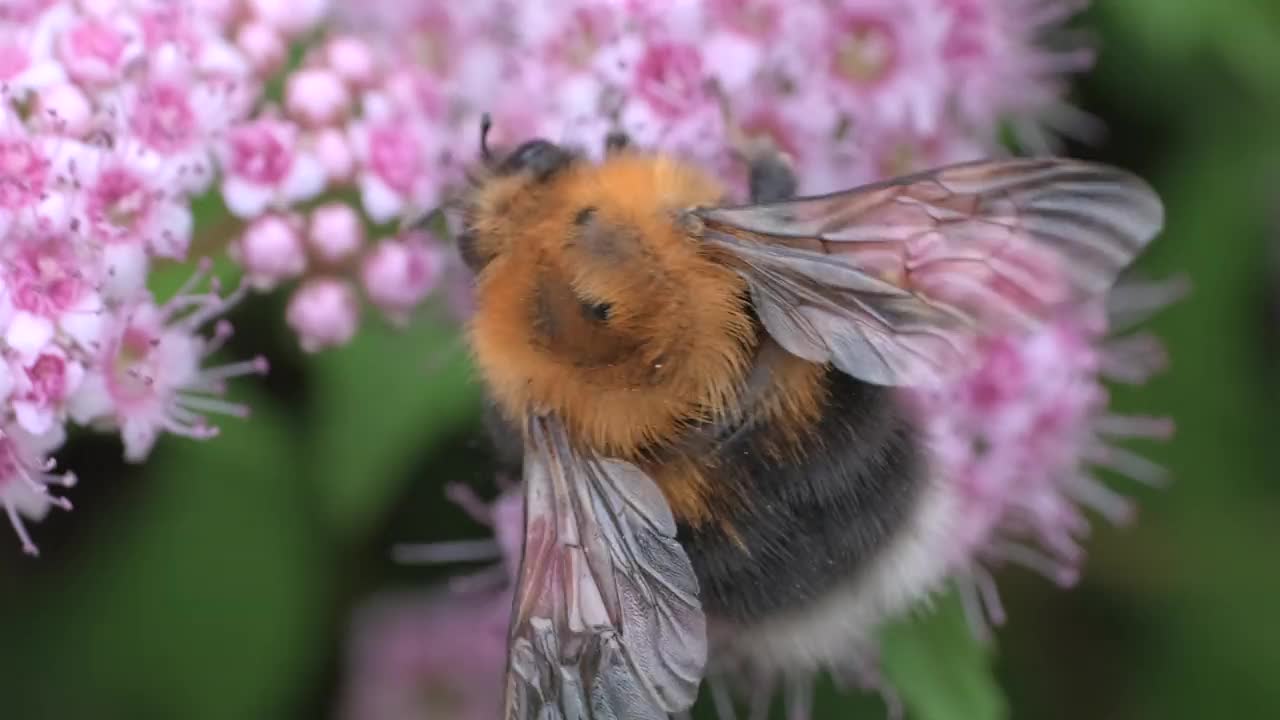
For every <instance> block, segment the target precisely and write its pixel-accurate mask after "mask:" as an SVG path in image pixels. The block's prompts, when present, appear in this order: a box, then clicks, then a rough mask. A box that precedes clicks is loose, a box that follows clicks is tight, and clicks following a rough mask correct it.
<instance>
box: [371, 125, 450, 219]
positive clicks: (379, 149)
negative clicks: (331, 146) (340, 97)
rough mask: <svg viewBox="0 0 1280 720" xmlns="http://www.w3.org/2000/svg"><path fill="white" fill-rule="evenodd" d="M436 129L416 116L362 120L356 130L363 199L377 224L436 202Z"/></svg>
mask: <svg viewBox="0 0 1280 720" xmlns="http://www.w3.org/2000/svg"><path fill="white" fill-rule="evenodd" d="M432 140H433V137H432V131H431V128H430V127H429V126H428V125H426V124H425V123H422V122H421V121H420V120H418V119H416V118H413V117H411V116H404V115H401V116H396V117H384V118H380V119H369V120H362V121H360V122H358V123H356V124H354V125H353V126H352V128H351V143H352V147H353V149H354V150H355V156H356V159H357V162H358V163H359V167H360V173H359V185H360V199H361V202H362V204H363V205H364V209H365V212H366V213H368V215H369V217H370V218H371V219H372V220H373V221H374V222H379V223H381V222H387V221H388V220H391V219H392V218H395V217H397V216H399V215H401V214H403V213H404V212H406V211H407V210H417V209H420V208H429V207H432V206H434V204H435V202H436V199H437V197H436V191H437V188H438V172H439V170H438V169H437V168H436V167H435V166H434V162H433V160H434V155H435V148H433V147H432V146H430V145H429V144H428V143H430V142H431V141H432Z"/></svg>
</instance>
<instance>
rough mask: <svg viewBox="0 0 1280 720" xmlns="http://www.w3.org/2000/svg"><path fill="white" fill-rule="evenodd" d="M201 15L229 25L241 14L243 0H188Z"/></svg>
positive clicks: (221, 24)
mask: <svg viewBox="0 0 1280 720" xmlns="http://www.w3.org/2000/svg"><path fill="white" fill-rule="evenodd" d="M187 1H188V2H189V3H191V6H192V9H193V11H194V12H195V13H196V14H197V15H199V17H201V18H203V19H205V20H210V21H212V22H213V23H215V24H216V25H219V26H223V27H225V26H227V25H230V24H231V21H232V20H234V19H235V18H236V16H237V15H239V14H240V10H241V0H187Z"/></svg>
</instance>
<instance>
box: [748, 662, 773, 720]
mask: <svg viewBox="0 0 1280 720" xmlns="http://www.w3.org/2000/svg"><path fill="white" fill-rule="evenodd" d="M774 677H775V676H774V675H773V674H772V673H770V674H769V675H768V676H767V677H764V678H756V679H755V681H754V682H753V683H752V685H753V688H754V689H753V690H752V693H751V706H750V708H751V709H750V710H749V711H748V712H749V714H748V715H747V720H769V710H770V706H771V705H773V696H774V692H773V691H774Z"/></svg>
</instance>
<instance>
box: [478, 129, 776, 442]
mask: <svg viewBox="0 0 1280 720" xmlns="http://www.w3.org/2000/svg"><path fill="white" fill-rule="evenodd" d="M493 167H494V172H493V175H492V176H491V177H490V178H489V179H488V180H487V181H485V182H484V183H482V184H481V185H480V187H479V188H478V189H477V191H476V193H475V195H474V197H473V199H472V202H471V205H470V210H469V212H468V216H467V221H466V228H465V231H464V235H465V238H466V239H465V241H464V243H463V254H464V257H467V259H468V262H469V263H470V264H471V266H472V267H473V269H475V270H476V271H477V272H478V278H477V288H476V292H477V296H476V308H477V312H476V315H475V318H474V319H473V323H472V333H471V336H472V341H473V346H474V350H475V353H476V358H477V362H478V365H479V367H480V369H481V372H482V373H483V374H484V376H485V378H486V380H487V381H488V384H489V385H490V386H491V388H492V389H493V390H494V394H495V397H496V398H497V399H498V401H499V403H500V404H502V405H504V408H505V409H506V410H507V411H508V412H509V414H511V415H513V416H518V415H519V414H520V413H522V412H527V411H530V410H539V411H541V410H555V411H557V412H559V413H560V414H561V415H562V416H563V417H565V419H566V421H567V422H568V423H569V425H570V427H571V428H575V427H576V428H577V429H578V430H580V431H581V432H582V433H584V437H586V438H587V439H588V440H590V441H592V442H594V443H595V444H596V445H597V447H599V448H600V449H602V450H603V449H608V450H612V451H614V452H627V451H629V450H633V449H635V448H636V447H638V446H641V445H644V444H646V443H649V442H651V441H653V440H654V439H655V438H656V437H658V436H659V435H661V434H662V433H663V432H666V430H667V429H668V428H669V427H670V426H671V425H672V423H678V422H682V421H694V420H700V419H704V417H703V416H705V415H706V414H707V412H708V411H707V408H710V407H722V406H723V405H724V402H723V401H724V398H725V397H727V396H728V395H729V394H730V391H731V390H732V389H733V386H734V385H735V384H736V383H737V382H738V380H739V379H740V377H741V375H742V374H743V372H745V365H746V360H745V354H746V347H747V345H748V344H749V339H750V335H751V324H750V320H749V317H748V314H747V312H746V298H745V288H744V286H743V282H742V280H741V279H740V278H739V277H738V275H737V274H736V273H735V272H734V271H732V270H731V269H730V268H728V267H726V266H724V265H723V264H721V263H719V262H717V261H716V259H715V258H714V257H711V256H710V255H708V254H707V251H706V248H705V247H704V246H703V245H702V244H701V243H700V242H698V240H697V238H696V237H694V236H693V235H691V234H690V233H689V231H688V229H687V228H686V227H685V226H684V224H683V221H682V217H683V214H684V211H685V210H686V209H688V208H689V207H691V206H695V205H702V204H708V203H712V202H716V201H718V200H719V199H720V196H721V191H720V189H719V187H718V186H717V185H715V184H714V183H712V182H711V181H709V180H708V179H706V178H705V177H704V176H703V175H702V174H700V173H698V172H697V171H695V170H692V169H691V168H688V167H686V166H684V165H681V164H679V163H676V162H673V161H671V160H668V159H665V158H660V157H655V156H650V155H644V154H639V153H635V152H630V151H627V152H621V153H618V154H616V155H614V156H612V157H611V158H610V159H608V160H606V161H605V162H604V163H603V164H600V165H596V164H592V163H589V162H587V161H585V160H584V159H582V158H581V157H580V156H578V155H576V154H574V153H571V152H569V151H567V150H565V149H563V148H561V147H559V146H557V145H555V144H553V143H549V142H547V141H545V140H532V141H529V142H526V143H523V144H522V145H520V146H519V147H517V148H516V149H515V150H513V151H511V152H510V153H509V154H507V155H505V156H504V157H502V158H500V159H495V160H494V165H493ZM668 434H669V433H668Z"/></svg>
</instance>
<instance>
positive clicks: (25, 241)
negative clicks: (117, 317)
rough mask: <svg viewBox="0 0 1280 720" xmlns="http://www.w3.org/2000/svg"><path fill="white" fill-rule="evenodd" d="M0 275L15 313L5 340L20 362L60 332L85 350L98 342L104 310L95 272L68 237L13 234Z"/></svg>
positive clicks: (1, 251) (0, 251)
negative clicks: (17, 355)
mask: <svg viewBox="0 0 1280 720" xmlns="http://www.w3.org/2000/svg"><path fill="white" fill-rule="evenodd" d="M0 272H2V273H3V287H4V290H5V293H6V300H7V303H9V304H10V306H11V308H12V310H13V313H14V314H13V316H12V319H11V320H10V322H9V325H8V329H7V332H6V333H5V336H4V339H5V341H6V342H7V343H8V344H9V346H10V347H11V348H13V349H14V350H15V351H17V352H18V353H19V354H20V355H21V356H22V357H24V358H32V357H34V356H35V355H37V354H38V353H39V352H40V351H41V350H42V349H43V348H44V346H45V345H47V344H48V343H49V342H50V341H51V340H52V339H53V336H54V333H55V332H56V331H59V330H60V331H62V332H65V333H67V334H68V335H69V336H70V337H72V338H74V339H75V340H76V341H77V342H79V343H80V344H81V345H82V346H84V347H88V346H89V345H91V344H92V343H93V342H95V341H96V339H97V335H98V332H99V330H100V325H101V311H102V307H103V304H102V298H101V296H100V295H99V294H98V291H97V285H98V283H97V280H98V277H97V272H98V269H97V265H96V264H95V259H94V258H93V257H92V256H91V255H89V254H88V250H87V248H84V247H82V246H81V245H80V244H78V243H77V242H76V241H75V239H74V238H73V237H72V236H70V235H68V234H65V233H61V232H54V231H40V230H38V229H37V230H25V231H23V230H19V231H16V232H14V231H11V232H10V236H9V237H8V238H6V243H5V245H4V246H3V247H0Z"/></svg>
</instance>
